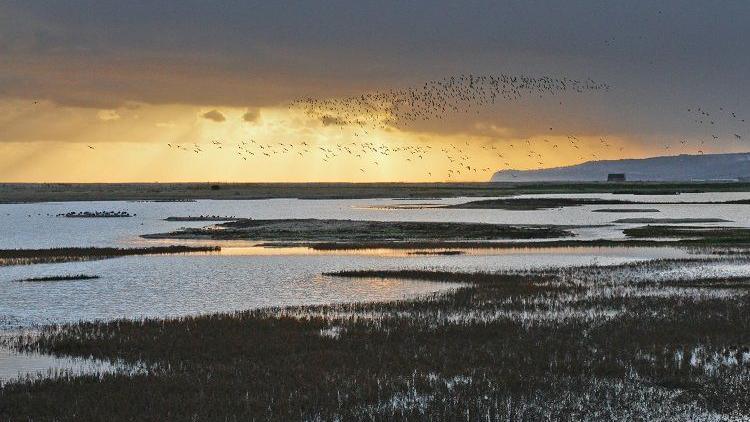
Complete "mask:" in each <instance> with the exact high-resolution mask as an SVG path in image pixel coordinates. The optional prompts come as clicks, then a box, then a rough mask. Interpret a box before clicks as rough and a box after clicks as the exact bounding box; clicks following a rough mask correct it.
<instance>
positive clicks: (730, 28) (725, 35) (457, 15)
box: [0, 0, 750, 133]
mask: <svg viewBox="0 0 750 422" xmlns="http://www.w3.org/2000/svg"><path fill="white" fill-rule="evenodd" d="M748 16H750V2H747V1H722V2H709V1H698V0H695V1H627V2H603V1H600V0H586V1H559V2H541V1H531V0H519V1H487V2H481V1H463V2H456V1H432V0H429V1H428V0H423V1H410V2H352V1H316V2H309V1H299V2H269V1H259V2H222V3H221V4H216V3H213V2H204V1H197V0H195V1H194V0H189V1H162V2H144V1H131V2H122V1H117V2H114V1H67V2H46V1H45V2H42V1H25V2H5V3H2V4H0V96H2V97H6V98H7V97H20V98H35V99H36V98H43V99H51V100H53V101H56V102H59V103H63V104H75V105H83V106H93V107H112V106H116V105H118V104H122V103H124V102H126V101H134V102H144V103H188V104H201V105H202V104H217V105H228V106H229V105H234V106H246V105H250V106H253V107H259V106H265V105H270V104H279V103H285V102H287V101H289V100H291V99H293V98H296V97H299V96H307V95H310V96H328V95H352V94H357V93H358V92H361V91H365V90H369V89H375V88H377V89H383V88H389V87H403V86H405V85H411V84H419V83H422V82H423V81H425V80H428V79H433V78H442V77H444V76H446V75H451V74H460V73H468V72H474V73H495V72H506V73H526V74H530V75H534V76H540V75H552V76H569V77H573V78H586V77H591V78H593V79H595V80H600V81H606V82H608V83H610V84H611V85H612V87H613V89H612V90H611V91H610V92H609V93H607V94H606V95H607V96H606V98H595V99H593V100H591V99H588V98H587V99H586V100H585V101H584V100H581V99H568V98H566V99H565V104H566V105H568V107H566V108H565V110H564V112H561V111H560V110H558V109H555V108H554V105H555V104H557V103H555V102H549V103H543V104H540V105H536V107H537V109H536V110H539V111H538V112H539V113H541V114H543V115H545V116H547V115H549V117H550V118H555V116H562V117H561V118H564V119H567V120H565V121H561V122H560V123H559V124H556V126H558V127H564V126H571V127H572V126H575V124H574V123H571V122H572V121H573V120H575V119H576V118H580V117H581V116H586V118H585V119H584V120H587V121H591V122H597V123H596V124H597V125H599V126H603V127H605V129H606V128H609V130H611V131H622V132H630V133H633V132H635V133H638V132H639V131H646V132H653V131H660V132H667V133H671V132H673V131H678V132H680V133H682V132H686V133H687V132H689V131H690V130H692V129H690V127H689V125H688V126H685V123H689V121H690V119H689V116H683V114H682V113H683V112H682V110H684V109H686V108H687V107H689V106H691V105H696V104H702V105H704V106H705V107H708V108H711V107H713V108H718V107H720V106H724V107H731V108H733V109H736V110H738V111H739V112H741V113H744V112H750V106H748V104H747V102H746V98H748V97H749V96H748V94H749V93H750V92H748V91H749V89H748V86H749V85H748V82H749V81H748V78H749V77H748V75H750V55H748V54H747V46H746V44H745V40H746V39H747V34H746V32H747V29H746V26H747V25H746V21H747V18H748ZM592 101H593V104H594V106H592ZM743 102H744V103H743ZM525 106H526V105H524V104H521V105H520V107H521V108H520V109H519V108H518V107H515V108H512V110H511V109H508V110H505V111H507V112H508V113H503V114H501V113H499V112H497V113H496V114H494V115H493V114H492V113H491V112H487V113H488V115H487V116H483V117H486V118H488V119H497V118H500V117H502V116H506V117H507V116H509V115H510V116H523V115H524V113H526V115H528V113H529V112H530V111H529V110H524V108H523V107H525ZM529 107H530V106H529ZM498 110H500V108H498ZM526 117H527V118H526V119H525V120H528V116H526ZM561 118H560V117H558V119H561ZM455 120H456V121H455V122H453V123H451V126H449V127H445V125H443V126H444V130H451V128H452V129H455V130H463V128H464V126H466V127H470V126H471V125H472V124H473V122H471V121H469V120H467V119H463V121H461V120H459V119H455ZM683 120H684V121H683ZM424 125H425V126H427V127H425V128H424V129H425V130H429V129H431V128H436V127H437V126H435V125H432V126H430V125H431V123H429V122H427V123H425V124H424ZM544 126H547V122H545V123H544ZM441 130H443V129H441ZM532 132H533V130H532Z"/></svg>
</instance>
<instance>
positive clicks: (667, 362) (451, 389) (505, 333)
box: [0, 260, 750, 420]
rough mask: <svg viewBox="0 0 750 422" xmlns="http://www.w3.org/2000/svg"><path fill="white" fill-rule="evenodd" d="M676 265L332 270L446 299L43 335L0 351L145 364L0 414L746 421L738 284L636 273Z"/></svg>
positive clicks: (9, 405) (29, 395)
mask: <svg viewBox="0 0 750 422" xmlns="http://www.w3.org/2000/svg"><path fill="white" fill-rule="evenodd" d="M706 262H709V261H702V260H696V261H694V262H692V264H691V265H696V266H701V265H706ZM713 262H720V261H713ZM740 262H742V261H740ZM685 265H688V263H687V262H684V261H678V262H672V261H660V262H653V263H644V264H627V265H620V266H612V267H599V266H592V267H585V268H578V269H572V268H567V269H550V270H545V271H543V272H523V273H513V274H504V273H455V272H446V271H426V270H391V271H379V270H367V271H351V272H339V273H332V274H330V275H329V276H330V277H333V276H336V277H361V278H363V279H365V280H367V279H371V278H373V277H375V278H378V277H380V278H386V279H389V278H408V279H417V280H425V281H432V282H443V283H455V284H456V288H455V289H453V290H452V291H449V292H447V293H440V294H433V295H429V296H424V297H421V298H418V299H414V300H400V301H393V302H386V303H350V304H339V305H324V306H303V307H290V308H267V309H260V310H252V311H244V312H236V313H231V314H218V315H202V316H193V317H183V318H176V319H144V320H118V321H111V322H81V323H77V324H68V325H55V326H49V327H46V328H43V329H42V331H41V334H39V335H33V336H31V335H29V336H19V337H17V338H15V339H14V342H13V347H14V348H16V349H17V350H21V351H37V352H43V353H52V354H56V355H64V356H83V357H95V358H100V359H105V360H119V359H122V360H124V361H126V362H140V363H144V364H145V365H147V366H148V367H149V368H152V369H150V370H149V372H148V373H146V374H138V375H134V376H128V375H123V374H102V375H87V376H80V377H62V378H54V379H39V380H34V381H26V382H18V383H13V384H9V385H7V386H5V387H3V388H2V389H0V419H5V420H14V419H19V418H22V419H24V420H27V419H33V420H53V419H54V420H82V419H97V420H105V419H106V420H253V419H254V420H407V419H408V420H414V419H418V420H509V419H510V420H539V419H558V420H612V419H632V420H654V419H661V420H675V419H679V420H721V419H728V418H729V417H732V416H733V417H736V418H743V417H748V416H749V415H750V394H748V393H750V391H749V390H748V386H750V384H749V382H750V351H748V345H750V319H748V318H747V315H748V311H749V310H750V296H748V292H747V289H746V288H745V285H746V282H745V280H744V279H741V278H737V279H735V278H731V279H726V278H725V279H710V278H705V279H701V278H697V279H696V278H689V279H683V278H672V279H660V278H659V277H651V276H650V274H652V273H653V272H654V271H656V270H668V269H670V268H673V267H678V268H680V267H684V266H685Z"/></svg>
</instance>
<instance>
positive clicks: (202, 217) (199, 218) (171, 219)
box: [164, 215, 238, 222]
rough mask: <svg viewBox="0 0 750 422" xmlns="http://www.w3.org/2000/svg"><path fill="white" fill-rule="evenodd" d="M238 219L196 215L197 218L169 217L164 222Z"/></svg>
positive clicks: (235, 218) (234, 218)
mask: <svg viewBox="0 0 750 422" xmlns="http://www.w3.org/2000/svg"><path fill="white" fill-rule="evenodd" d="M237 219H238V218H237V217H234V216H231V217H227V216H221V215H196V216H186V217H167V218H165V219H164V221H206V222H212V221H232V220H237Z"/></svg>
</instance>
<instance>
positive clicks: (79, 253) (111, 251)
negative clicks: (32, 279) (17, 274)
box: [0, 245, 221, 266]
mask: <svg viewBox="0 0 750 422" xmlns="http://www.w3.org/2000/svg"><path fill="white" fill-rule="evenodd" d="M220 250H221V248H220V247H218V246H183V245H171V246H151V247H145V248H96V247H89V248H51V249H0V266H5V265H29V264H40V263H55V262H69V261H86V260H94V259H104V258H114V257H118V256H130V255H156V254H177V253H189V252H218V251H220Z"/></svg>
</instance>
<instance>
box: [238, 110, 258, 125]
mask: <svg viewBox="0 0 750 422" xmlns="http://www.w3.org/2000/svg"><path fill="white" fill-rule="evenodd" d="M259 118H260V112H259V111H258V110H247V111H246V112H245V114H243V115H242V120H243V121H245V122H247V123H255V122H257V121H258V119H259Z"/></svg>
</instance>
